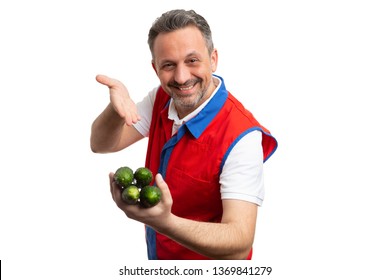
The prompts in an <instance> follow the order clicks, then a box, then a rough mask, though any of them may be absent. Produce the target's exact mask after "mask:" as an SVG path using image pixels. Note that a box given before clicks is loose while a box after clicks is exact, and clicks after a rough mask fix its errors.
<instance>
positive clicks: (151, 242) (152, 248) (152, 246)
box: [145, 226, 157, 260]
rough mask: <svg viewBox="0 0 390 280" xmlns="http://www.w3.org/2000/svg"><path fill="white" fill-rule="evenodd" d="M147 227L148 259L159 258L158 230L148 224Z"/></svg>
mask: <svg viewBox="0 0 390 280" xmlns="http://www.w3.org/2000/svg"><path fill="white" fill-rule="evenodd" d="M145 228H146V244H147V246H146V247H147V250H148V259H149V260H157V250H156V232H155V231H154V230H153V229H152V228H151V227H148V226H145Z"/></svg>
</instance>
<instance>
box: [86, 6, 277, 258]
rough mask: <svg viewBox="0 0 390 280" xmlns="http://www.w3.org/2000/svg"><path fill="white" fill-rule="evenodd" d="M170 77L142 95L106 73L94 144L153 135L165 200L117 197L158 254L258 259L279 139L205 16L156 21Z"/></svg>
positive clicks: (164, 74)
mask: <svg viewBox="0 0 390 280" xmlns="http://www.w3.org/2000/svg"><path fill="white" fill-rule="evenodd" d="M148 43H149V47H150V51H151V54H152V66H153V69H154V71H155V72H156V74H157V76H158V78H159V80H160V83H161V85H160V86H159V87H157V88H155V89H154V90H152V91H151V92H150V93H149V94H148V95H147V96H146V97H145V99H144V100H143V101H142V102H140V103H138V104H135V103H134V101H133V100H132V99H131V98H130V96H129V93H128V91H127V89H126V87H125V86H124V85H123V84H122V83H121V82H119V81H117V80H115V79H111V78H109V77H107V76H103V75H98V76H97V81H98V82H100V83H101V84H103V85H106V86H108V88H109V90H110V103H109V104H108V106H107V107H106V109H105V110H104V111H103V112H102V113H101V114H100V115H99V116H98V117H97V119H96V120H95V121H94V123H93V125H92V133H91V149H92V151H94V152H99V153H107V152H115V151H120V150H122V149H124V148H126V147H128V146H130V145H131V144H133V143H135V142H136V141H138V140H140V139H142V138H144V137H149V143H148V150H147V155H146V164H145V166H146V167H148V168H149V169H151V170H152V172H153V174H157V175H156V177H155V181H154V183H155V184H156V185H157V186H158V187H160V189H161V191H162V200H161V202H160V203H159V204H158V205H157V206H155V207H152V208H149V209H141V208H139V207H138V206H130V205H127V204H125V203H124V202H122V200H121V194H120V190H119V189H118V188H117V187H116V185H115V183H114V181H113V173H110V184H111V192H112V196H113V199H114V201H115V202H116V204H117V205H118V207H119V208H120V209H122V210H123V211H124V213H125V214H126V215H127V217H129V218H131V219H134V220H137V221H139V222H142V223H144V224H145V225H146V239H147V247H148V257H149V259H250V258H251V255H252V244H253V239H254V233H255V227H256V216H257V208H258V206H259V205H261V202H262V200H263V195H264V193H263V192H264V191H263V161H265V160H266V159H267V158H268V157H270V156H271V155H272V153H273V152H274V151H275V150H276V147H277V142H276V140H275V139H274V138H273V137H272V136H271V135H270V134H269V132H268V131H267V130H266V129H265V128H264V127H262V126H261V125H260V124H259V123H258V122H257V121H256V120H255V118H254V117H253V115H252V114H251V113H250V112H248V111H247V110H245V108H244V107H243V106H242V105H241V104H240V103H239V102H238V101H237V100H236V99H235V98H234V97H233V96H232V95H231V94H230V93H229V92H228V91H227V90H226V88H225V85H224V81H223V79H222V78H221V77H218V76H216V75H214V74H213V73H214V72H215V71H216V69H217V63H218V52H217V50H216V49H215V48H214V46H213V42H212V36H211V31H210V27H209V25H208V23H207V22H206V20H205V19H204V18H203V17H202V16H200V15H198V14H197V13H195V12H194V11H185V10H173V11H169V12H167V13H164V14H163V15H162V16H161V17H160V18H158V19H157V20H156V21H155V22H154V24H153V26H152V27H151V29H150V31H149V39H148Z"/></svg>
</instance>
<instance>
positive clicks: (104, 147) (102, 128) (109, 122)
mask: <svg viewBox="0 0 390 280" xmlns="http://www.w3.org/2000/svg"><path fill="white" fill-rule="evenodd" d="M124 125H125V122H124V120H123V118H121V117H120V116H119V115H118V114H117V113H116V111H115V110H114V109H113V108H112V106H111V104H109V105H108V106H107V107H106V109H105V110H104V111H103V112H102V113H101V114H100V115H99V116H98V117H97V118H96V120H95V121H94V122H93V124H92V128H91V138H90V145H91V150H92V151H93V152H95V153H106V152H112V151H114V150H115V147H116V146H117V145H118V143H119V141H120V138H121V135H122V129H123V127H124Z"/></svg>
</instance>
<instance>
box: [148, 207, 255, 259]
mask: <svg viewBox="0 0 390 280" xmlns="http://www.w3.org/2000/svg"><path fill="white" fill-rule="evenodd" d="M168 225H169V226H168V227H164V228H163V229H156V230H157V231H160V233H162V234H164V235H166V236H168V237H169V238H171V239H172V240H175V241H176V242H178V243H180V244H182V245H183V246H185V247H187V248H189V249H190V250H193V251H195V252H197V253H199V254H202V255H204V256H206V257H209V258H212V259H235V260H238V259H245V258H246V257H247V256H248V254H249V252H250V250H251V248H252V244H253V233H251V232H246V231H245V229H244V228H245V227H241V226H240V225H239V224H234V223H206V222H198V221H193V220H188V219H183V218H180V217H177V216H174V215H173V216H172V218H171V221H170V222H169V223H168Z"/></svg>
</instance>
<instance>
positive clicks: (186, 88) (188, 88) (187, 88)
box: [179, 86, 194, 90]
mask: <svg viewBox="0 0 390 280" xmlns="http://www.w3.org/2000/svg"><path fill="white" fill-rule="evenodd" d="M193 87H194V86H190V87H185V88H183V87H181V88H179V89H180V90H190V89H192V88H193Z"/></svg>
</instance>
